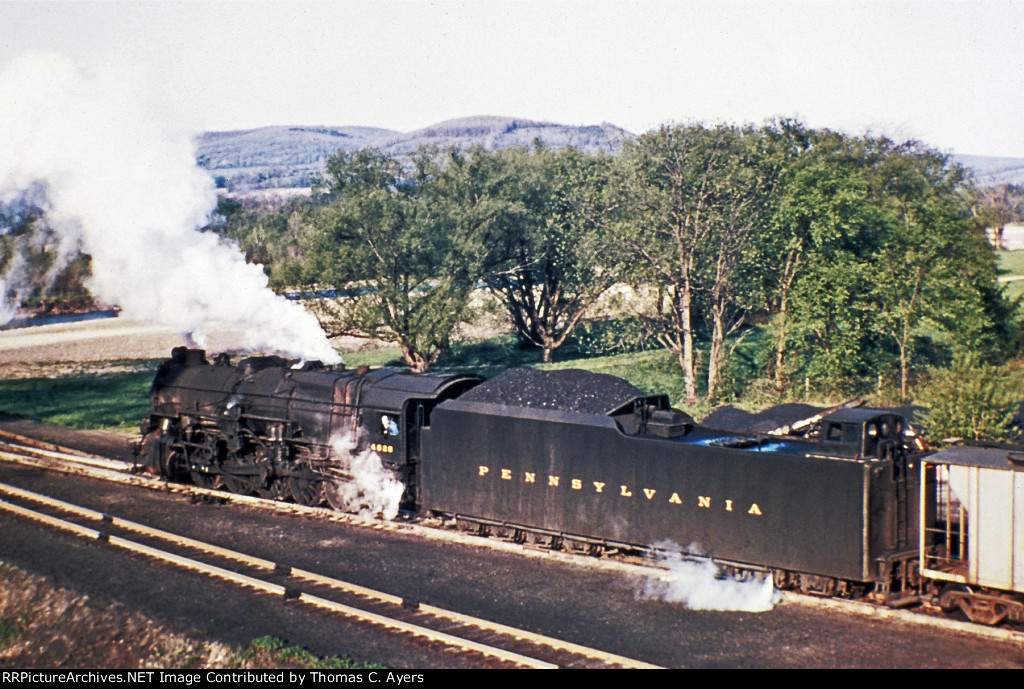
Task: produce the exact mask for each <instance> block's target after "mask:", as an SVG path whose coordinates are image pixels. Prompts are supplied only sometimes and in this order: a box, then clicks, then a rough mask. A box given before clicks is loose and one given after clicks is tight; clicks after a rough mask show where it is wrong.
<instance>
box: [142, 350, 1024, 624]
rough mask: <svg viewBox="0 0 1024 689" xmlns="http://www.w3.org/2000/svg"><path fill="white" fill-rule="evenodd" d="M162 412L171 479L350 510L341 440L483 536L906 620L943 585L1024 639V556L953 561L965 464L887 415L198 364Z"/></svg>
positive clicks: (186, 359) (421, 507) (157, 440)
mask: <svg viewBox="0 0 1024 689" xmlns="http://www.w3.org/2000/svg"><path fill="white" fill-rule="evenodd" d="M151 398H152V412H151V414H150V416H149V417H148V418H147V419H146V420H145V421H144V422H143V425H142V431H143V436H144V437H143V442H142V443H141V444H140V451H139V455H140V463H142V464H144V465H145V466H147V467H148V468H149V469H150V470H151V471H154V472H159V473H163V474H164V475H166V476H168V477H170V478H173V479H176V480H182V479H188V478H191V480H192V481H194V482H195V483H197V484H199V485H203V486H207V487H212V486H216V485H220V484H223V485H224V486H226V487H227V488H228V489H230V490H232V491H237V492H243V493H258V494H261V495H265V496H270V497H286V496H288V495H290V496H291V497H292V498H293V499H294V500H296V501H298V502H301V503H305V504H315V503H317V502H319V501H320V500H322V499H324V497H326V498H327V500H328V501H329V502H332V504H334V505H335V506H336V507H340V505H339V504H337V502H336V501H335V500H332V495H334V494H335V491H333V490H331V487H332V486H334V485H337V484H338V482H339V481H345V480H347V478H349V477H348V476H347V475H346V473H345V469H344V467H345V466H346V464H345V462H343V461H340V459H341V458H339V456H338V449H337V448H336V447H332V439H334V438H337V437H338V436H341V435H346V436H348V437H350V438H355V439H356V440H355V443H354V448H355V451H356V452H359V451H362V450H365V449H370V450H373V451H374V452H376V453H377V454H378V455H380V457H381V459H382V462H383V464H384V466H385V467H386V468H387V469H388V470H390V471H391V472H393V473H394V475H396V476H398V477H399V478H400V479H401V481H402V483H403V485H404V488H405V493H404V495H403V497H402V504H403V506H404V507H405V508H406V509H408V510H413V511H416V512H418V513H420V514H434V515H442V516H444V517H446V518H449V519H455V520H456V521H457V522H460V523H463V524H466V525H468V526H469V527H470V528H473V529H476V530H478V531H480V532H482V533H488V532H495V531H497V532H501V533H503V534H506V535H508V536H510V537H511V538H513V539H515V540H519V541H523V540H526V539H532V540H535V541H540V542H543V543H545V544H546V545H548V546H550V547H572V548H579V549H586V550H589V551H590V552H594V553H596V552H599V551H602V550H604V549H608V548H640V549H647V548H650V547H651V546H654V545H655V544H658V543H665V542H668V541H671V542H674V543H675V544H678V545H679V546H681V547H683V548H684V550H685V551H686V552H689V553H691V554H699V555H704V556H707V557H711V558H713V559H714V560H715V561H716V562H718V563H719V564H721V565H723V566H726V567H732V568H737V569H740V570H748V571H749V570H753V571H757V572H762V573H765V574H767V573H771V575H772V576H773V578H774V581H775V584H776V586H778V587H779V588H798V589H800V590H803V591H807V592H815V593H820V594H826V595H859V594H863V593H870V594H871V595H873V596H875V597H877V598H879V599H881V600H884V601H885V602H887V603H889V604H894V605H898V604H906V603H911V602H916V601H917V600H919V598H920V596H921V594H931V593H939V592H940V590H939V588H938V587H939V586H941V587H942V589H941V594H942V597H941V599H940V602H941V603H942V604H943V605H944V606H946V607H948V608H952V607H959V608H961V609H963V610H964V611H965V612H967V613H968V615H969V616H971V617H972V618H973V619H978V620H980V621H989V622H991V621H993V620H995V621H999V620H1002V619H1011V620H1016V621H1024V608H1022V607H1021V603H1020V599H1019V597H1018V596H1017V594H1015V593H1013V592H1015V591H1020V590H1021V588H1022V587H1021V585H1022V584H1024V576H1020V575H1024V556H1021V557H1020V562H1021V563H1022V564H1020V565H1014V566H1015V567H1018V569H1019V570H1020V571H1019V575H1018V569H1014V570H1013V572H1014V576H1015V577H1018V578H1017V579H1012V580H1010V581H1009V585H1005V584H1006V583H1007V580H1005V579H998V580H996V579H992V580H991V581H990V580H989V579H984V578H982V577H979V576H976V575H974V574H972V573H971V572H970V569H969V568H970V566H972V565H971V563H977V562H978V561H979V560H978V557H977V556H975V557H974V559H968V558H967V557H966V555H965V556H964V557H959V558H958V557H955V556H951V555H950V554H951V553H954V552H957V553H959V551H955V548H954V545H953V542H954V541H957V539H960V540H959V541H957V546H958V547H961V548H962V549H966V550H965V551H964V552H965V553H967V552H968V551H969V553H968V554H971V553H974V552H975V551H973V550H970V548H971V547H977V546H978V544H979V543H981V542H982V540H983V539H981V538H980V537H979V536H978V535H976V534H975V532H973V531H970V530H968V529H967V527H966V524H967V519H966V517H963V518H960V517H962V515H961V512H960V511H959V510H960V509H961V508H964V505H966V507H965V508H964V509H966V510H967V511H971V510H976V509H977V505H978V502H977V501H975V502H967V503H964V502H963V499H962V495H963V493H962V492H961V491H963V490H966V488H964V487H962V486H961V483H962V481H961V480H960V478H959V477H960V475H961V472H960V469H959V468H956V469H954V468H953V467H954V466H956V467H960V466H961V464H959V463H958V462H957V461H954V460H953V459H952V458H947V459H942V458H941V455H933V456H932V457H931V458H928V459H927V460H926V459H925V458H924V455H923V453H922V452H920V451H918V450H917V449H916V447H915V445H914V443H912V442H911V437H910V433H909V429H908V426H907V424H906V421H905V420H904V419H903V418H902V417H901V416H899V415H898V414H894V413H892V412H889V411H885V410H879V409H842V410H838V411H835V412H833V413H831V414H828V415H825V416H824V417H823V418H821V419H819V420H818V421H817V423H815V424H814V425H812V426H807V427H805V428H804V429H803V430H802V431H801V432H788V431H787V432H788V435H776V436H772V435H764V434H742V433H735V432H723V431H715V430H712V429H708V428H702V427H701V426H699V425H698V424H696V423H694V421H693V419H691V418H690V417H689V416H687V415H686V414H684V413H683V412H681V411H679V410H676V409H673V408H672V407H671V406H670V404H669V400H668V398H667V397H666V396H665V395H647V394H645V393H643V392H642V391H640V390H638V389H637V388H635V387H633V386H632V385H630V384H628V383H626V382H625V381H622V380H620V379H618V378H614V377H612V376H603V375H598V374H593V373H587V372H582V371H551V372H541V371H530V370H510V371H507V372H506V373H504V374H501V375H499V376H497V377H495V378H493V379H491V380H489V381H483V380H482V379H480V378H479V377H476V376H466V375H435V374H411V373H406V372H399V371H394V370H387V369H381V370H374V371H370V370H367V369H363V368H360V369H357V370H354V371H348V370H344V369H341V370H337V369H331V368H326V367H323V366H322V365H320V364H319V363H306V364H305V365H302V366H299V365H298V364H297V363H295V362H289V361H287V360H285V359H282V358H280V357H251V358H249V359H245V360H243V361H241V362H240V363H239V364H237V365H234V366H233V365H231V364H230V363H229V362H228V361H227V359H226V357H219V358H218V359H216V360H215V361H214V363H212V364H211V363H209V362H208V361H207V360H206V357H205V353H204V352H202V351H200V350H187V349H185V348H179V349H176V350H175V351H174V352H173V353H172V358H171V359H170V360H169V361H167V362H165V363H164V364H163V365H162V366H161V367H160V370H159V371H158V373H157V376H156V379H155V381H154V384H153V389H152V393H151ZM936 458H938V459H936ZM1003 468H1005V467H1003ZM951 476H953V477H957V478H954V479H950V478H949V477H951ZM1016 476H1017V475H1016V474H1015V478H1013V479H1012V480H1011V485H1014V486H1017V485H1019V486H1020V487H1019V488H1014V489H1013V490H1015V491H1017V492H1016V493H1014V495H1016V496H1017V504H1018V505H1019V507H1018V508H1015V509H1019V510H1022V511H1024V481H1021V482H1020V483H1019V484H1017V483H1013V482H1014V481H1017V480H1018V479H1017V478H1016ZM958 482H959V483H958ZM944 490H945V491H946V494H945V497H944V498H943V495H944V494H943V491H944ZM953 493H956V495H960V496H961V502H960V503H955V501H954V500H952V499H951V498H952V494H953ZM954 511H955V512H956V515H957V517H958V518H960V520H959V521H956V522H955V523H954V521H953V518H952V517H951V515H952V513H953V512H954ZM1018 521H1019V522H1020V523H1024V512H1022V514H1021V519H1019V520H1018ZM971 525H972V528H974V529H975V530H977V529H978V528H983V529H984V528H988V522H983V521H979V520H977V519H976V520H975V521H973V522H971ZM960 544H962V545H960ZM987 561H988V560H986V562H987ZM922 563H924V567H925V568H926V571H925V572H922ZM936 573H938V574H936ZM923 574H927V577H926V576H923ZM1018 580H1020V581H1019V583H1018ZM978 586H998V587H999V589H1000V591H1001V592H1000V593H995V594H989V593H987V592H982V593H979V592H978V591H977V590H976V588H977V587H978ZM985 596H988V598H986V597H985Z"/></svg>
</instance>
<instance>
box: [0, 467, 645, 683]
mask: <svg viewBox="0 0 1024 689" xmlns="http://www.w3.org/2000/svg"><path fill="white" fill-rule="evenodd" d="M0 494H2V495H3V496H4V497H3V498H0V510H3V511H5V512H8V513H10V514H14V515H17V516H20V517H22V518H25V519H31V520H33V521H37V522H40V523H43V524H46V525H48V526H51V527H55V528H58V529H61V530H64V531H67V532H70V533H74V534H76V535H78V536H82V537H85V538H89V539H92V540H96V541H99V542H102V543H103V544H105V545H106V546H111V547H117V548H122V549H125V550H128V551H131V552H135V553H138V554H141V555H144V556H146V557H149V558H153V559H156V560H160V561H163V562H167V563H171V564H173V565H175V566H178V567H182V568H185V569H188V570H191V571H195V572H199V573H201V574H204V575H207V576H211V577H216V578H218V579H221V580H225V581H228V582H231V583H233V584H235V585H239V586H243V587H246V588H248V589H253V590H256V591H258V592H260V593H262V594H266V595H271V596H278V597H281V598H282V599H284V600H288V601H291V602H294V603H298V604H305V605H309V606H313V607H316V608H318V609H321V610H325V611H328V612H329V613H332V614H337V615H341V616H343V617H345V618H348V619H351V620H355V621H357V622H358V623H362V624H370V625H375V626H379V627H383V628H385V629H387V630H389V631H392V632H396V633H400V634H407V635H411V636H414V637H417V638H420V639H424V640H426V641H428V642H432V643H437V644H443V645H444V646H445V647H447V648H449V649H451V650H453V651H455V652H459V653H471V654H481V655H483V656H486V657H487V658H489V659H491V660H492V661H496V663H497V664H499V665H502V666H510V667H527V668H546V669H554V668H560V667H567V668H632V669H635V668H654V667H656V666H654V665H651V664H648V663H644V662H641V661H638V660H634V659H632V658H625V657H622V656H618V655H615V654H611V653H606V652H604V651H601V650H598V649H592V648H587V647H585V646H581V645H578V644H573V643H570V642H566V641H562V640H559V639H555V638H552V637H549V636H544V635H541V634H536V633H533V632H529V631H526V630H522V629H517V628H514V627H510V626H507V625H503V624H499V623H496V622H491V621H489V620H484V619H481V618H477V617H472V616H469V615H464V614H461V613H458V612H455V611H452V610H446V609H444V608H439V607H435V606H432V605H426V604H421V603H418V602H416V601H410V600H408V599H403V598H401V597H399V596H394V595H391V594H388V593H385V592H382V591H376V590H374V589H370V588H366V587H364V586H359V585H357V584H353V583H350V582H346V581H342V580H340V579H335V578H333V577H328V576H325V575H322V574H318V573H316V572H311V571H308V570H304V569H299V568H296V567H291V566H289V565H287V564H286V563H280V562H274V561H271V560H267V559H264V558H261V557H258V556H254V555H250V554H247V553H243V552H239V551H235V550H230V549H227V548H223V547H220V546H217V545H214V544H211V543H205V542H203V541H199V540H196V539H193V538H189V537H186V536H182V535H179V534H175V533H171V532H168V531H163V530H161V529H156V528H153V527H151V526H147V525H144V524H139V523H137V522H133V521H130V520H127V519H122V518H120V517H116V516H113V515H110V514H107V513H104V512H99V511H97V510H93V509H90V508H87V507H82V506H79V505H76V504H73V503H69V502H66V501H64V500H59V499H57V498H53V497H50V496H47V495H43V494H40V493H35V492H32V491H28V490H24V489H22V488H18V487H16V486H11V485H8V484H4V483H0ZM26 503H28V504H31V505H34V506H36V507H29V506H27V505H26ZM58 515H63V516H58ZM91 523H98V524H99V526H101V527H102V528H96V527H94V526H92V525H90V524H91ZM129 536H131V537H129Z"/></svg>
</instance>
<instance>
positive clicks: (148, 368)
mask: <svg viewBox="0 0 1024 689" xmlns="http://www.w3.org/2000/svg"><path fill="white" fill-rule="evenodd" d="M159 363H160V360H159V359H154V360H151V361H131V362H115V363H113V364H111V363H110V362H104V363H102V364H96V365H94V366H92V367H90V366H89V365H82V366H80V367H79V369H80V372H78V373H73V374H70V375H63V376H57V377H52V378H51V377H29V378H14V379H7V380H0V412H2V413H4V414H7V415H9V416H16V417H20V418H25V419H29V420H31V421H38V422H42V423H52V424H56V425H59V426H66V427H68V428H119V429H129V428H136V427H138V424H139V421H140V420H141V419H142V418H143V417H144V416H145V415H146V414H147V413H148V411H149V386H150V384H151V383H152V382H153V374H154V373H155V372H156V367H157V366H158V365H159ZM111 369H114V372H109V371H110V370H111Z"/></svg>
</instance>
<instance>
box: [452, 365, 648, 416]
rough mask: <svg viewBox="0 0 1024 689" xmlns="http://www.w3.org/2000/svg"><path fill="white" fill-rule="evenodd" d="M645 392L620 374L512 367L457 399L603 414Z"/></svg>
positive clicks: (641, 395) (642, 395)
mask: <svg viewBox="0 0 1024 689" xmlns="http://www.w3.org/2000/svg"><path fill="white" fill-rule="evenodd" d="M645 395H646V393H645V392H644V391H643V390H640V389H639V388H636V387H634V386H632V385H630V384H629V383H627V382H626V381H624V380H622V379H621V378H616V377H615V376H609V375H606V374H603V373H592V372H590V371H581V370H578V369H566V370H562V371H535V370H533V369H528V368H514V369H510V370H508V371H505V372H504V373H502V374H500V375H498V376H495V377H494V378H492V379H490V380H488V381H487V382H485V383H481V384H480V385H478V386H476V387H475V388H473V389H472V390H470V391H469V392H467V393H466V394H464V395H462V397H461V399H462V400H463V401H467V402H488V403H491V404H504V405H507V406H511V407H528V408H531V409H555V410H559V411H573V412H580V413H583V414H607V413H609V412H611V411H613V410H615V409H618V408H619V407H621V406H622V405H624V404H626V403H628V402H630V401H631V400H634V399H636V398H637V397H644V396H645Z"/></svg>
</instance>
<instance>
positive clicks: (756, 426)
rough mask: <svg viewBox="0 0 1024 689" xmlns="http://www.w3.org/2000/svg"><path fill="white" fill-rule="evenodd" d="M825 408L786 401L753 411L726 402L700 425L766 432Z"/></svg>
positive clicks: (800, 419) (738, 431)
mask: <svg viewBox="0 0 1024 689" xmlns="http://www.w3.org/2000/svg"><path fill="white" fill-rule="evenodd" d="M825 409H826V407H816V406H814V405H812V404H802V403H800V402H788V403H786V404H779V405H776V406H774V407H769V408H768V409H765V410H763V411H761V412H758V413H754V412H749V411H746V410H744V409H739V408H738V407H734V406H732V405H731V404H727V405H725V406H724V407H719V408H718V409H716V410H715V411H713V412H711V413H710V414H708V415H707V416H706V417H705V418H704V420H703V421H701V426H703V427H705V428H713V429H714V430H716V431H732V432H735V433H766V432H768V431H771V430H774V429H776V428H781V427H782V426H785V425H787V424H793V423H796V422H797V421H802V420H804V419H806V418H809V417H811V416H814V415H815V414H820V413H821V412H823V411H825Z"/></svg>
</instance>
